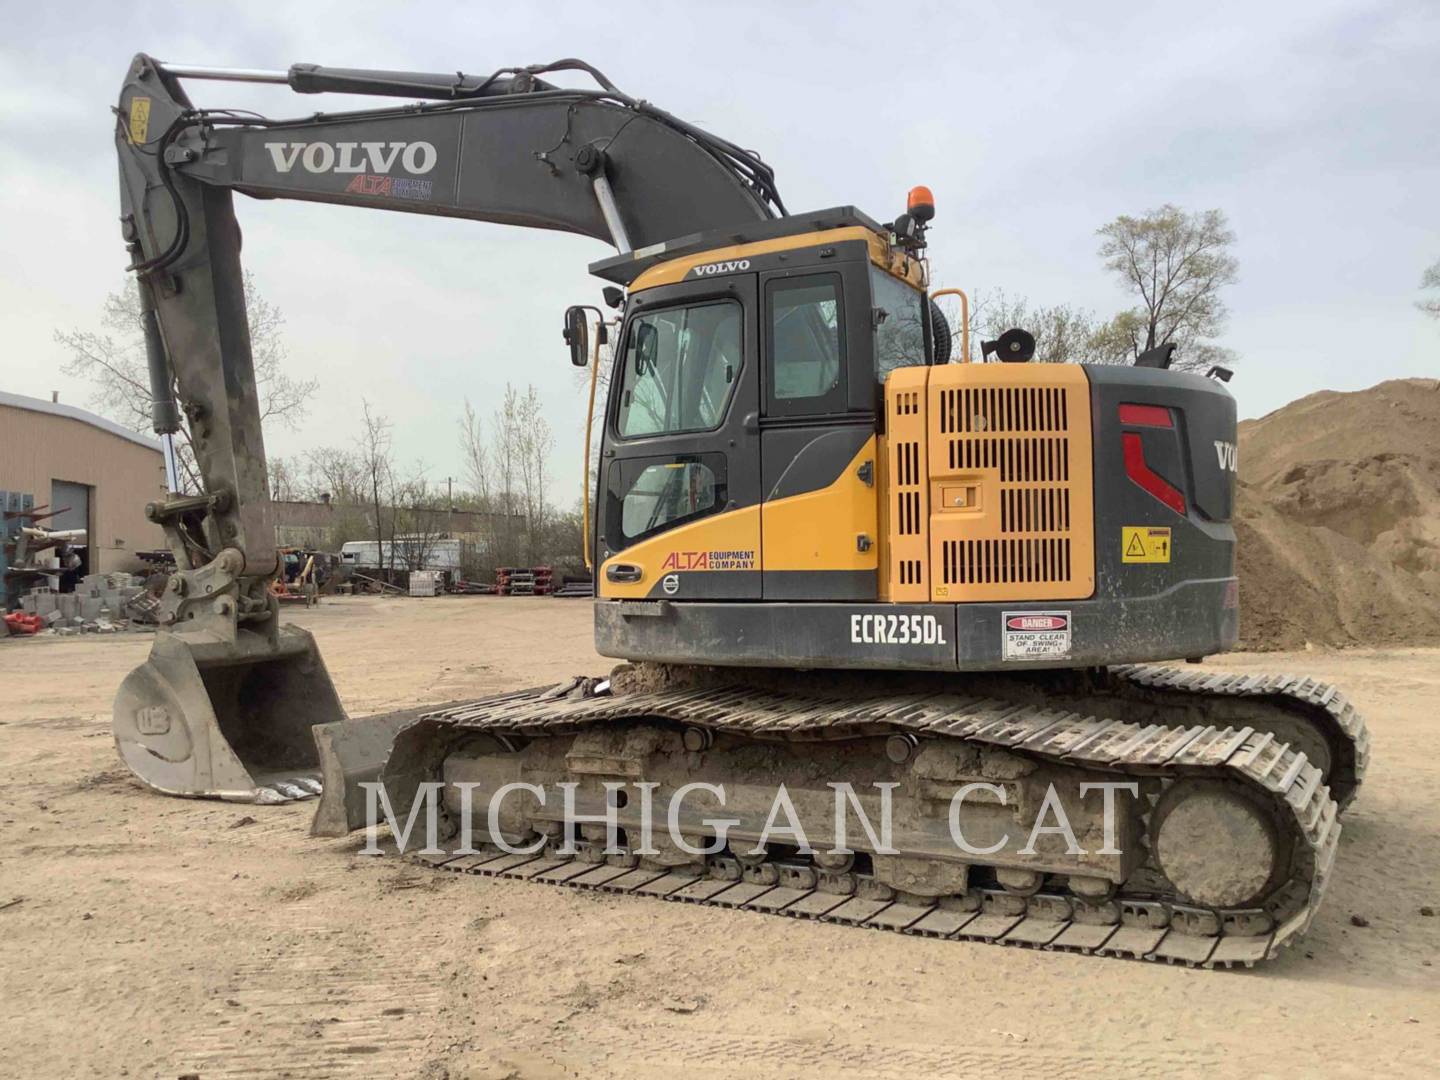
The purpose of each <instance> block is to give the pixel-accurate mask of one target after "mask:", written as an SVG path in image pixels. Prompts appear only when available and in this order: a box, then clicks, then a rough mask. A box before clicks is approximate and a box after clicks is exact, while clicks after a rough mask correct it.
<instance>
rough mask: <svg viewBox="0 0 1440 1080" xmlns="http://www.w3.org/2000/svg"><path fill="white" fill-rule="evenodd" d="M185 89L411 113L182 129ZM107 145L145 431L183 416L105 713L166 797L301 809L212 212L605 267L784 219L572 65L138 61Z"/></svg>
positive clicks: (223, 223)
mask: <svg viewBox="0 0 1440 1080" xmlns="http://www.w3.org/2000/svg"><path fill="white" fill-rule="evenodd" d="M554 71H583V72H585V73H588V74H590V75H591V76H593V77H594V78H595V79H596V81H597V82H598V83H599V88H598V89H593V90H583V89H565V88H560V87H557V86H555V85H553V84H552V83H550V82H548V81H545V80H544V79H542V78H540V76H541V75H542V74H548V73H551V72H554ZM182 79H202V80H222V81H244V82H258V83H276V84H286V85H288V86H290V87H291V88H292V89H294V90H296V91H298V92H300V93H320V92H326V91H333V92H344V93H350V94H367V95H376V96H387V97H403V98H407V99H412V100H410V101H409V102H408V103H407V104H404V105H400V106H395V107H389V108H376V109H369V110H363V111H356V112H346V113H317V114H315V115H312V116H309V117H304V118H299V119H291V120H272V119H267V118H265V117H260V116H257V115H255V114H253V113H249V112H242V111H237V110H228V109H201V108H197V107H196V106H195V105H194V104H193V103H192V102H191V100H190V98H189V96H188V95H187V94H186V92H185V89H184V88H183V86H182ZM417 98H419V99H427V100H423V101H415V100H413V99H417ZM115 143H116V150H117V153H118V155H119V164H120V196H121V223H122V229H123V234H124V239H125V242H126V244H127V246H128V248H129V251H130V254H131V266H130V269H131V270H132V271H133V272H134V273H135V274H136V276H137V278H138V280H139V284H140V291H141V302H142V310H143V311H144V321H145V333H146V346H147V354H148V360H149V368H150V383H151V388H152V398H153V420H154V427H155V430H156V431H157V432H159V433H170V432H174V431H177V430H178V429H179V427H180V423H181V414H182V413H183V415H184V417H185V418H186V422H187V423H188V427H189V434H190V442H191V446H192V448H193V450H194V454H195V460H196V463H197V465H198V467H199V471H200V475H201V480H202V485H203V491H202V492H201V493H200V494H198V495H180V494H179V493H175V492H172V493H171V494H170V496H169V497H168V498H167V499H165V500H158V501H156V502H155V503H152V504H151V505H150V506H149V507H148V508H147V513H148V515H149V516H150V517H151V519H152V520H154V521H156V522H157V523H159V524H160V525H162V526H163V527H164V529H165V531H166V535H167V539H168V541H169V544H170V547H171V549H172V551H173V552H174V554H175V556H176V563H177V573H176V574H175V576H174V577H173V578H172V579H171V581H170V584H169V587H168V589H167V591H166V593H165V596H164V599H163V600H162V603H161V610H160V620H161V624H162V629H161V632H160V634H159V635H158V636H157V639H156V643H155V648H154V652H153V653H152V657H151V659H150V661H148V662H147V663H146V664H144V665H142V666H141V667H140V668H138V669H136V671H135V672H134V673H132V675H131V676H130V677H129V678H127V680H126V681H125V684H124V685H123V687H122V689H121V692H120V694H119V696H118V698H117V701H116V707H115V732H116V740H117V744H118V746H119V749H120V752H121V755H122V756H123V757H124V758H125V760H126V761H127V762H128V763H129V764H130V766H131V767H132V768H133V769H134V770H135V771H136V772H137V773H138V774H139V775H140V776H141V777H142V778H144V779H145V780H146V781H147V782H149V783H151V784H152V785H153V786H155V787H157V788H159V789H161V790H163V791H166V792H169V793H172V794H185V795H218V796H223V797H228V798H239V799H248V798H257V797H258V798H269V797H276V796H278V797H291V796H295V795H301V794H309V793H312V789H313V788H317V787H318V783H317V782H316V780H315V777H316V776H317V775H318V762H317V761H316V758H315V751H314V748H313V744H312V740H311V737H310V731H309V729H310V727H311V726H312V725H314V724H318V723H326V722H334V721H338V720H340V719H342V718H343V716H344V712H343V709H342V708H341V706H340V702H339V699H338V697H337V696H336V694H335V691H334V688H333V686H332V685H331V682H330V679H329V676H328V675H327V674H326V672H325V668H324V664H323V662H322V661H321V660H320V657H319V654H318V652H317V651H316V649H315V646H314V642H313V641H312V640H311V638H310V636H309V635H308V634H307V633H305V632H304V631H302V630H300V629H298V628H296V627H292V626H286V627H282V626H281V625H280V621H279V616H278V605H277V604H276V602H275V600H274V599H273V597H271V596H270V594H269V592H268V590H267V589H266V583H267V582H268V580H269V579H270V578H271V577H272V576H273V575H274V574H275V572H276V569H277V557H276V550H275V531H274V521H273V516H272V513H271V508H270V500H269V485H268V482H267V475H266V464H265V448H264V440H263V436H262V432H261V426H260V404H259V400H258V393H257V390H256V382H255V372H254V364H253V360H252V357H251V345H250V340H249V331H248V324H247V319H246V312H245V300H244V289H243V274H242V271H241V264H240V243H241V241H240V227H239V224H238V222H237V221H236V217H235V213H234V205H233V193H234V192H237V191H238V192H241V193H243V194H246V195H250V196H253V197H255V198H269V199H294V200H302V201H309V202H328V203H335V204H339V205H344V206H361V207H370V208H373V209H380V210H392V211H399V212H405V213H424V214H435V215H440V216H444V217H456V218H468V219H471V220H476V221H490V222H498V223H501V224H508V225H520V226H527V227H530V228H539V229H555V230H560V231H564V232H571V233H575V234H578V235H581V236H590V237H594V238H596V239H599V240H603V241H607V242H609V243H612V244H613V245H614V246H615V248H616V249H617V250H618V251H620V252H622V253H628V252H630V251H632V250H634V249H637V248H639V249H643V248H644V247H646V246H648V245H654V244H656V243H659V242H663V241H664V240H667V239H669V238H671V237H675V236H681V235H685V234H689V233H694V232H698V231H706V230H714V229H720V228H726V227H734V226H740V225H744V224H747V223H755V222H763V221H766V220H768V219H770V218H772V217H774V216H776V215H777V214H781V213H783V211H784V207H783V203H782V202H781V201H780V197H779V193H778V191H777V190H776V187H775V181H774V174H773V172H772V170H771V169H770V168H769V167H768V166H767V165H765V163H764V162H763V161H761V160H760V159H759V158H758V157H757V156H755V155H753V154H751V153H748V152H747V151H744V150H742V149H740V148H739V147H737V146H735V145H734V144H732V143H729V142H727V141H725V140H723V139H720V138H718V137H716V136H713V135H710V134H709V133H707V132H704V131H702V130H701V129H699V128H696V127H694V126H693V125H690V124H687V123H685V122H683V121H681V120H678V119H677V118H675V117H673V116H671V115H670V114H668V113H666V112H664V111H663V110H660V109H657V108H655V107H654V106H652V105H649V104H647V103H645V102H642V101H638V100H636V99H634V98H631V97H629V96H628V95H625V94H623V93H621V92H620V91H619V90H618V89H616V87H615V86H614V84H613V83H611V82H610V81H609V80H608V79H606V78H605V76H604V75H602V74H600V73H599V72H597V71H595V69H593V68H591V67H590V66H589V65H586V64H583V63H582V62H580V61H575V60H564V61H560V62H558V63H556V64H549V65H537V66H534V67H528V68H517V69H507V70H503V71H499V72H496V73H494V74H491V75H489V76H484V77H479V76H466V75H463V74H446V75H436V74H426V73H417V72H393V71H362V70H356V69H348V68H326V67H320V66H317V65H296V66H294V67H292V68H290V69H289V70H288V71H284V72H267V71H239V70H232V69H215V68H196V67H187V66H184V65H167V64H163V63H160V62H158V61H156V60H153V59H151V58H150V57H148V56H145V55H140V56H137V57H136V58H135V60H134V61H133V63H132V64H131V66H130V70H129V73H128V74H127V77H126V80H125V84H124V86H123V88H122V89H121V92H120V99H119V103H118V106H117V108H116V130H115ZM285 702H288V703H291V704H292V705H293V704H294V703H296V702H299V703H302V707H300V708H295V707H288V706H287V705H286V704H284V703H285Z"/></svg>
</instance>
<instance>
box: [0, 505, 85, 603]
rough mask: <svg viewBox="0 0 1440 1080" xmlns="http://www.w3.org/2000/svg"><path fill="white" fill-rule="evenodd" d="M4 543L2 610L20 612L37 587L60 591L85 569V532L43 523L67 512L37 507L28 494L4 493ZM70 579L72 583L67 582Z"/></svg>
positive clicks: (0, 522)
mask: <svg viewBox="0 0 1440 1080" xmlns="http://www.w3.org/2000/svg"><path fill="white" fill-rule="evenodd" d="M0 511H3V518H0V526H3V528H0V540H3V545H4V547H3V555H4V569H5V575H4V580H5V586H4V598H3V599H4V603H3V605H0V610H3V611H6V612H8V611H12V610H14V609H15V608H18V607H19V606H20V603H21V597H22V596H23V594H24V593H25V592H26V591H27V590H29V589H31V588H33V587H34V586H36V585H41V586H50V587H53V588H60V587H61V585H62V583H65V584H68V583H69V581H73V580H74V578H75V576H76V575H78V573H79V572H80V570H81V569H82V568H83V567H84V559H83V557H82V556H81V554H80V553H81V551H83V550H84V547H85V541H86V533H85V530H84V529H51V528H47V527H46V526H45V525H44V524H43V522H44V521H46V520H47V519H49V518H53V517H54V516H55V515H57V514H62V513H64V512H65V508H64V507H62V508H60V509H59V510H51V509H50V508H49V507H48V506H36V505H35V497H34V496H33V495H31V494H29V493H28V492H20V491H0ZM67 579H68V580H67Z"/></svg>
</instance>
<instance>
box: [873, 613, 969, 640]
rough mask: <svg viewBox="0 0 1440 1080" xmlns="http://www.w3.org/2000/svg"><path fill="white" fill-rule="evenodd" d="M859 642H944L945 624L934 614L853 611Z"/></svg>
mask: <svg viewBox="0 0 1440 1080" xmlns="http://www.w3.org/2000/svg"><path fill="white" fill-rule="evenodd" d="M850 641H851V643H852V644H855V645H944V644H945V643H946V642H945V625H944V624H943V623H942V622H941V621H940V620H939V619H937V618H935V616H934V615H851V616H850Z"/></svg>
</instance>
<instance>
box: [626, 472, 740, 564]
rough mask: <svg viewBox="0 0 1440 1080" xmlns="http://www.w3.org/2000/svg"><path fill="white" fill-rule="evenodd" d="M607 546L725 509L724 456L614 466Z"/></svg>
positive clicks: (634, 541)
mask: <svg viewBox="0 0 1440 1080" xmlns="http://www.w3.org/2000/svg"><path fill="white" fill-rule="evenodd" d="M605 487H606V498H607V506H606V512H605V520H606V544H607V545H608V546H609V548H610V550H612V551H623V550H625V548H627V547H629V546H630V545H631V544H634V543H636V542H637V541H640V540H644V539H646V538H647V537H650V536H654V535H655V534H656V533H660V532H664V531H665V530H666V529H673V528H675V527H676V526H679V525H684V524H686V523H687V522H691V521H695V520H698V519H699V518H702V517H706V516H708V515H710V514H715V513H719V512H720V511H721V510H723V509H724V508H725V506H726V501H727V498H728V496H727V494H726V467H725V455H724V454H715V453H703V454H677V455H675V456H672V457H663V458H661V457H651V458H628V459H625V460H622V461H616V462H612V463H611V465H610V469H609V472H608V476H607V480H606V485H605Z"/></svg>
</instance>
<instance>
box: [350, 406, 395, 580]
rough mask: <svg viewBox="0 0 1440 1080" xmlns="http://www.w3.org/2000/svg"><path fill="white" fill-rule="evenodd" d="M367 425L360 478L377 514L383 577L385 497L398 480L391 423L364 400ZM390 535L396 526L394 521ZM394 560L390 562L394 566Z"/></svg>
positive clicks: (361, 445)
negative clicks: (372, 409) (392, 448)
mask: <svg viewBox="0 0 1440 1080" xmlns="http://www.w3.org/2000/svg"><path fill="white" fill-rule="evenodd" d="M362 405H363V406H364V413H363V417H364V426H363V427H362V428H361V431H360V435H359V437H358V438H357V439H356V450H357V452H358V455H359V462H360V470H361V476H363V477H364V483H365V492H366V496H367V499H368V501H369V503H370V509H371V511H372V513H373V514H374V515H375V558H376V561H377V562H378V563H379V564H380V576H381V577H382V578H383V577H384V576H385V570H386V565H385V508H386V501H387V500H386V497H387V496H388V495H389V494H390V491H391V488H392V486H393V485H394V481H395V467H394V462H393V460H392V457H391V450H390V421H389V420H387V419H385V417H383V416H381V415H380V414H379V413H376V412H372V411H371V409H370V402H369V401H365V400H362ZM391 535H392V536H393V535H394V523H393V522H391ZM393 561H394V560H393V559H392V560H391V562H392V563H393Z"/></svg>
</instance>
